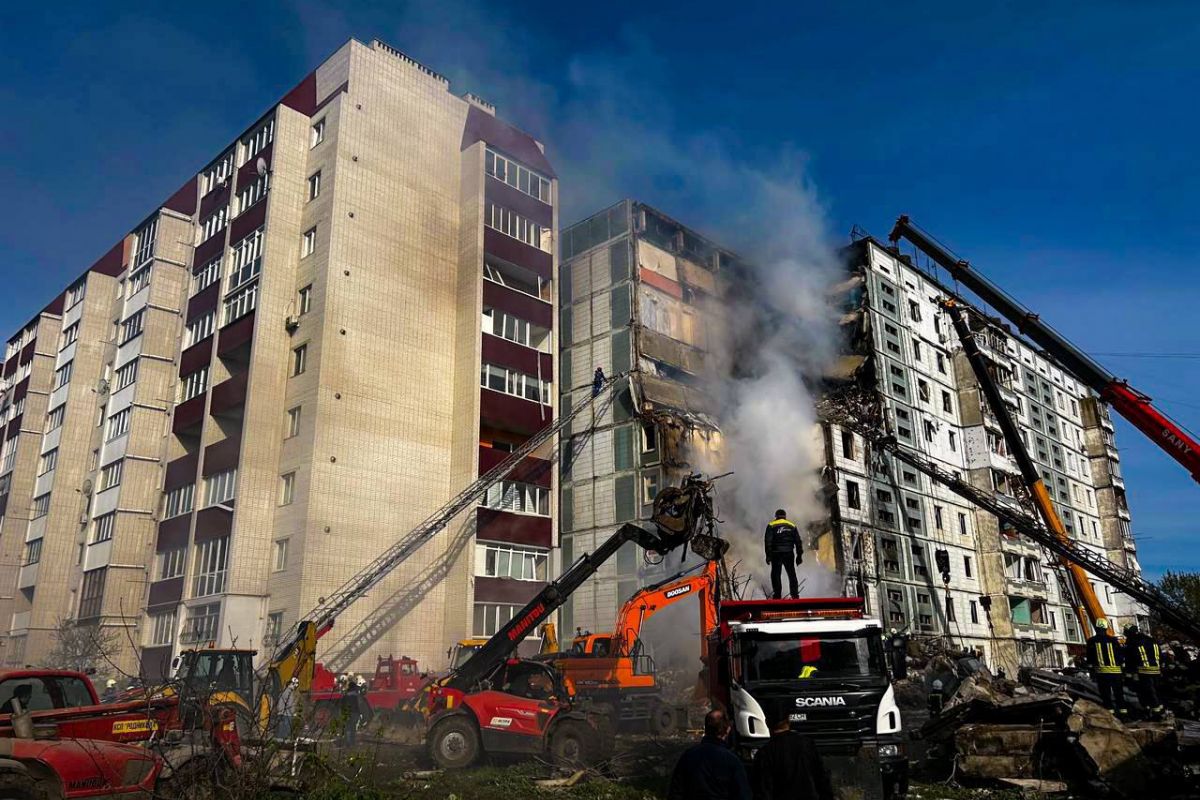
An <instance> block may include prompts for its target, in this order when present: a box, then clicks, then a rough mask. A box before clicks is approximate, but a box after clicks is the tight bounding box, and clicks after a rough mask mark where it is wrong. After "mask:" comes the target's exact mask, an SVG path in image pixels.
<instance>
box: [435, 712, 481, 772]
mask: <svg viewBox="0 0 1200 800" xmlns="http://www.w3.org/2000/svg"><path fill="white" fill-rule="evenodd" d="M479 750H480V747H479V731H477V730H475V725H474V724H473V723H472V722H471V720H469V719H467V718H466V717H450V718H449V719H445V720H442V721H441V722H439V723H438V724H437V725H436V726H434V729H433V731H432V732H431V733H430V734H429V755H430V756H431V757H432V758H433V760H434V761H435V762H436V763H437V765H438V766H439V767H441V768H442V769H463V768H465V767H469V766H471V765H472V764H474V763H475V761H476V760H477V759H478V758H479Z"/></svg>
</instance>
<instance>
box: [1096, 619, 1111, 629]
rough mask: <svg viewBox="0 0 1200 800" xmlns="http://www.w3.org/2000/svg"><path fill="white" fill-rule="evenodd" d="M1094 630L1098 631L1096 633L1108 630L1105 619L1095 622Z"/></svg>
mask: <svg viewBox="0 0 1200 800" xmlns="http://www.w3.org/2000/svg"><path fill="white" fill-rule="evenodd" d="M1096 630H1098V631H1106V630H1108V620H1106V619H1098V620H1096Z"/></svg>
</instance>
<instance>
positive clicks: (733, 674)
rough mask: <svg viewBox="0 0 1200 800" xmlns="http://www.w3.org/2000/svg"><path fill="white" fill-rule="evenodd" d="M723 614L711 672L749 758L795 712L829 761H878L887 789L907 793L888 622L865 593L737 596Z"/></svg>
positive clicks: (797, 723) (796, 724) (800, 728)
mask: <svg viewBox="0 0 1200 800" xmlns="http://www.w3.org/2000/svg"><path fill="white" fill-rule="evenodd" d="M719 616H720V624H719V626H718V628H717V630H716V631H715V633H714V637H713V638H714V639H716V641H713V642H711V646H710V653H713V657H714V658H715V659H716V663H715V664H711V665H710V670H709V672H710V675H709V680H710V685H711V687H712V689H713V694H714V696H715V697H716V699H718V700H720V701H721V702H723V703H724V704H725V706H726V708H727V709H728V711H729V714H730V717H731V719H732V721H733V723H734V727H735V731H736V742H737V747H738V750H739V751H740V752H741V753H742V754H743V755H744V756H746V757H753V753H754V751H756V750H757V749H758V748H759V747H761V746H763V745H764V744H766V743H767V741H768V740H769V739H770V736H771V725H772V724H774V723H777V722H778V721H781V720H787V721H788V723H789V724H790V727H791V729H792V730H794V731H797V732H800V733H803V734H806V735H808V736H810V737H812V739H813V741H814V743H815V744H816V745H817V749H818V750H819V751H820V752H821V753H822V755H823V756H824V757H825V758H826V760H828V761H831V762H833V763H836V762H837V761H838V760H840V759H847V764H848V765H849V764H850V763H854V764H858V765H861V764H863V763H877V764H878V765H879V770H878V776H877V777H878V780H879V782H880V784H881V786H882V790H883V794H884V796H885V797H898V796H901V795H903V794H904V792H905V791H907V786H908V763H907V759H906V756H905V753H904V747H903V742H902V740H901V736H902V734H901V731H902V721H901V718H900V709H899V707H898V706H897V705H896V700H895V694H894V691H893V689H892V684H891V678H890V676H889V674H888V671H887V665H886V660H885V658H884V648H883V626H882V625H881V624H880V622H879V620H876V619H870V618H867V617H865V616H864V615H863V604H862V601H861V599H859V598H803V599H799V600H749V601H729V602H724V603H722V604H721V608H720V611H719ZM831 771H833V772H835V773H838V772H840V773H842V774H853V773H859V772H860V771H861V770H860V769H856V770H851V771H845V770H836V769H835V770H831ZM874 780H875V776H871V781H872V782H874Z"/></svg>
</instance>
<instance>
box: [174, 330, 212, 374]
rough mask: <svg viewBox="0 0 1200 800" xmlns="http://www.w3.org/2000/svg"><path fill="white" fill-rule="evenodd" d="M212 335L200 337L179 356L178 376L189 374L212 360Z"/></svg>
mask: <svg viewBox="0 0 1200 800" xmlns="http://www.w3.org/2000/svg"><path fill="white" fill-rule="evenodd" d="M212 348H213V337H212V336H209V337H207V338H205V339H201V340H200V341H198V342H196V343H195V344H194V345H192V346H191V347H189V348H188V349H187V350H184V351H183V353H182V354H181V355H180V356H179V377H181V378H182V377H183V376H184V375H191V374H192V373H193V372H195V371H196V370H198V369H200V368H201V367H206V366H208V365H209V363H211V362H212Z"/></svg>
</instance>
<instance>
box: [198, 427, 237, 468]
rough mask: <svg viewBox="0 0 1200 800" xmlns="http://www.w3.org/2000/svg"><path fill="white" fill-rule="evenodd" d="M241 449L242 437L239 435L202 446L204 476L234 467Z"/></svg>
mask: <svg viewBox="0 0 1200 800" xmlns="http://www.w3.org/2000/svg"><path fill="white" fill-rule="evenodd" d="M241 451H242V439H241V437H240V436H230V437H229V438H228V439H223V440H222V441H219V442H217V443H216V444H210V445H209V446H208V447H206V448H204V466H203V467H202V471H203V474H204V476H205V477H207V476H209V475H213V474H215V473H217V472H221V471H222V470H227V469H230V468H232V467H236V466H237V464H238V455H239V454H240V453H241Z"/></svg>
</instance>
